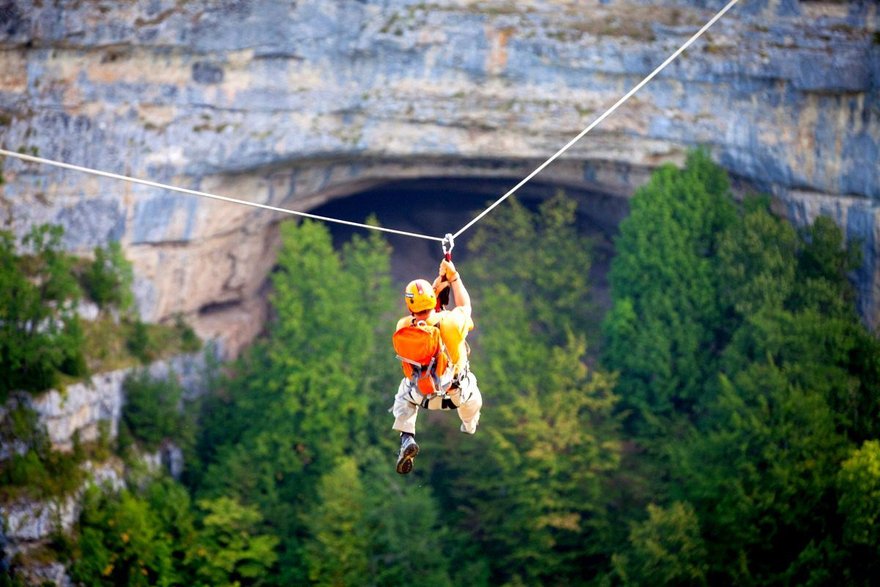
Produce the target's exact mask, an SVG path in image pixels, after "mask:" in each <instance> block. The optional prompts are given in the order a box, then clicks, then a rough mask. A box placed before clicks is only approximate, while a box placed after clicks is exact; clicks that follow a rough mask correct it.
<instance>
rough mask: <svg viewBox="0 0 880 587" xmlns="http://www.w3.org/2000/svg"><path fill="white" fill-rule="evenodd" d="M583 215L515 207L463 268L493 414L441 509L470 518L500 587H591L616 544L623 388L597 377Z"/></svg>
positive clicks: (484, 230) (450, 474) (559, 203)
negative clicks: (613, 488)
mask: <svg viewBox="0 0 880 587" xmlns="http://www.w3.org/2000/svg"><path fill="white" fill-rule="evenodd" d="M573 212H574V204H573V203H572V202H571V201H569V200H567V199H565V198H564V196H561V195H559V196H557V197H556V198H554V199H553V200H549V201H548V202H546V203H545V204H544V205H543V206H542V207H541V209H540V210H539V212H538V215H537V216H532V215H531V214H530V213H529V212H528V211H527V210H525V208H523V207H522V206H520V205H518V204H513V206H511V207H510V209H508V210H507V211H506V213H504V214H503V216H504V217H503V218H500V219H498V220H495V221H494V222H488V223H487V226H485V227H481V228H480V229H479V231H478V232H477V233H476V234H475V235H474V237H473V241H472V246H471V253H472V254H473V256H474V260H473V262H468V263H463V264H462V269H461V270H462V275H463V276H465V278H466V279H467V283H468V287H469V288H470V289H472V291H473V293H472V296H473V298H474V300H475V302H474V307H475V310H474V314H475V320H477V321H478V324H477V330H475V333H478V338H477V339H476V340H475V342H474V345H473V346H474V354H473V357H472V359H471V361H472V365H473V368H474V371H475V372H476V373H477V375H478V376H479V378H480V388H481V389H482V390H484V397H485V398H486V401H487V404H488V405H490V406H491V408H490V409H487V410H486V412H485V413H484V414H483V418H482V420H481V428H480V430H481V431H480V432H479V433H478V435H477V436H476V437H474V438H473V440H471V439H468V442H467V444H468V445H471V444H473V445H474V446H473V448H472V452H469V453H465V455H464V456H463V457H462V455H461V453H460V452H458V451H456V453H455V455H454V456H450V457H447V459H445V461H448V462H442V464H441V465H440V466H442V470H443V478H444V481H441V483H442V484H443V485H440V487H441V489H443V491H444V492H448V493H449V495H448V496H447V495H444V496H443V497H442V498H441V499H442V500H443V501H444V502H447V503H451V504H455V507H456V509H460V510H463V511H464V512H466V515H462V516H461V521H460V522H459V523H460V524H462V525H465V527H468V528H470V533H471V534H472V535H473V536H474V537H475V538H476V539H477V540H478V546H477V548H476V550H478V551H480V552H483V553H484V554H485V555H486V556H487V561H488V564H489V566H490V572H491V583H492V584H500V583H508V584H514V585H515V584H527V585H530V584H545V583H558V584H582V583H584V582H585V581H587V580H589V579H590V578H591V577H590V575H591V573H592V574H595V573H596V568H595V567H593V568H589V569H586V568H585V563H586V561H588V560H591V557H597V559H598V558H601V554H600V553H601V550H602V546H601V544H602V542H603V540H604V539H605V537H606V532H607V518H606V517H605V512H606V507H607V505H608V491H607V490H608V488H609V483H610V480H611V479H612V477H613V474H614V472H615V471H616V469H617V467H618V464H619V456H620V445H619V443H618V441H617V438H618V437H617V429H618V419H617V418H616V417H615V416H614V415H613V410H614V408H615V406H616V403H617V401H618V400H617V397H616V396H615V395H614V393H612V389H613V385H614V383H613V379H612V378H610V377H608V376H607V375H606V374H604V373H602V372H601V371H591V370H590V369H588V368H587V362H588V356H587V353H586V348H587V347H586V342H585V338H586V336H585V334H586V331H587V329H588V326H589V318H588V317H589V316H590V315H591V312H592V307H591V305H590V304H589V303H588V302H586V301H585V299H584V296H585V294H586V292H587V273H588V269H589V266H590V256H589V246H588V243H587V242H586V241H585V240H584V239H583V238H582V237H579V236H577V234H576V230H575V226H574V213H573ZM508 229H509V230H508ZM502 235H503V237H502ZM548 240H549V241H552V242H553V243H554V247H553V248H549V249H548V248H545V243H546V242H547V241H548ZM548 250H549V251H553V253H552V254H548V253H547V251H548ZM557 250H558V251H560V253H559V254H557V253H556V251H557ZM480 302H482V303H480ZM490 402H491V403H490ZM447 442H450V439H447ZM459 450H461V449H459ZM438 458H442V457H438ZM450 478H451V479H452V480H450ZM438 481H439V478H438ZM445 484H448V485H449V486H448V487H446V486H444V485H445Z"/></svg>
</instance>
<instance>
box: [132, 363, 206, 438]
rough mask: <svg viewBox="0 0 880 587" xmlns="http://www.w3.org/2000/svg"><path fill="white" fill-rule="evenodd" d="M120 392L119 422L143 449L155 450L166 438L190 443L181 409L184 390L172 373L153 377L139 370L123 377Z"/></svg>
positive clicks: (188, 429) (190, 431)
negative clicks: (121, 400)
mask: <svg viewBox="0 0 880 587" xmlns="http://www.w3.org/2000/svg"><path fill="white" fill-rule="evenodd" d="M123 391H124V392H125V404H124V405H123V407H122V421H121V423H122V425H123V426H124V429H125V432H126V433H129V434H131V435H132V437H133V438H134V439H135V440H137V441H138V442H139V443H141V444H142V446H143V448H145V449H146V450H150V451H152V450H156V449H158V448H159V446H160V445H161V444H162V442H163V441H165V440H176V441H178V442H181V441H183V442H192V438H191V435H192V430H191V428H190V427H189V426H187V418H186V417H185V415H184V412H183V403H182V402H183V390H182V389H181V387H180V384H179V383H177V381H176V380H175V379H174V378H173V376H172V377H169V378H167V379H154V378H153V377H152V376H151V375H150V374H149V373H148V372H147V371H138V372H136V373H133V374H130V375H128V376H127V377H126V379H125V381H124V382H123ZM123 438H125V437H124V436H123Z"/></svg>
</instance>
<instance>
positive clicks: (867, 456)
mask: <svg viewBox="0 0 880 587" xmlns="http://www.w3.org/2000/svg"><path fill="white" fill-rule="evenodd" d="M837 491H838V498H837V508H838V511H839V512H840V514H841V515H842V516H843V518H844V524H843V543H844V545H846V546H847V550H848V551H849V552H850V553H851V557H850V558H851V561H850V568H849V569H848V573H847V574H848V578H849V579H850V580H851V581H852V583H851V584H861V585H867V584H869V583H870V581H871V580H872V579H876V577H877V573H878V572H880V563H878V561H880V441H877V440H868V441H866V442H865V443H864V444H862V446H861V448H858V449H854V450H852V451H851V452H850V455H849V457H848V458H847V459H846V460H844V461H843V462H842V463H841V466H840V471H839V472H838V474H837Z"/></svg>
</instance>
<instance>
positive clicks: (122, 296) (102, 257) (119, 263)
mask: <svg viewBox="0 0 880 587" xmlns="http://www.w3.org/2000/svg"><path fill="white" fill-rule="evenodd" d="M94 256H95V258H94V260H93V261H92V263H90V264H89V265H88V267H87V268H86V270H85V271H84V272H83V273H82V277H81V280H82V285H83V289H84V290H85V292H86V294H87V295H88V296H89V298H90V299H91V300H92V301H93V302H95V303H96V304H98V307H99V308H101V309H103V310H106V309H108V308H111V307H112V308H116V309H118V310H120V311H122V312H125V311H128V310H130V309H131V308H132V307H133V305H134V296H133V295H132V293H131V286H132V283H133V282H134V273H133V271H132V265H131V262H130V261H128V260H127V259H126V258H125V255H124V253H123V252H122V246H121V245H120V244H119V243H118V242H116V241H114V242H111V243H110V244H109V245H108V246H107V248H106V249H105V248H103V247H95V252H94Z"/></svg>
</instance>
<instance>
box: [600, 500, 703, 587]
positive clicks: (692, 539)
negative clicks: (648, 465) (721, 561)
mask: <svg viewBox="0 0 880 587" xmlns="http://www.w3.org/2000/svg"><path fill="white" fill-rule="evenodd" d="M647 509H648V519H647V520H644V521H643V522H639V523H633V524H632V525H631V528H630V533H629V541H630V549H629V550H628V552H627V554H625V555H616V556H615V557H614V569H615V572H616V574H617V576H618V577H619V579H620V580H621V583H622V584H624V585H706V584H707V581H706V571H707V567H708V565H707V564H706V547H705V545H704V543H703V537H702V536H701V535H700V527H699V520H698V519H697V515H696V513H695V512H694V509H693V507H691V506H690V504H687V503H682V502H675V503H673V504H672V505H671V506H669V507H668V508H661V507H658V506H656V505H654V504H648V508H647Z"/></svg>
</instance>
